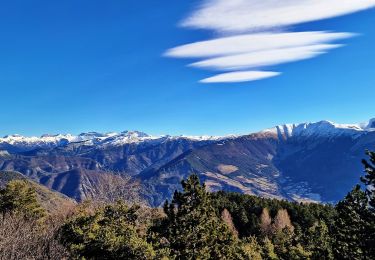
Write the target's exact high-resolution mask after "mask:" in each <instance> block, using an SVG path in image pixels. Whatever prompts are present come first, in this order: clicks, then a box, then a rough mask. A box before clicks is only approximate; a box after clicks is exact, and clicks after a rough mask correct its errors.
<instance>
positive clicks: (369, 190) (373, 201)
mask: <svg viewBox="0 0 375 260" xmlns="http://www.w3.org/2000/svg"><path fill="white" fill-rule="evenodd" d="M366 153H367V155H368V156H369V157H370V159H369V161H366V160H362V163H363V165H364V166H365V172H366V174H365V176H364V177H362V178H361V180H362V182H363V183H364V184H365V185H366V194H367V196H368V198H369V203H370V206H371V207H372V211H375V152H370V151H367V152H366Z"/></svg>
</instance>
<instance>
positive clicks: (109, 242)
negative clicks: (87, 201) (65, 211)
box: [60, 202, 155, 260]
mask: <svg viewBox="0 0 375 260" xmlns="http://www.w3.org/2000/svg"><path fill="white" fill-rule="evenodd" d="M137 211H138V207H136V206H133V207H130V208H129V207H128V206H127V205H126V204H124V203H122V202H117V203H116V204H114V205H107V206H105V207H103V208H99V209H97V210H95V212H93V213H91V212H87V211H85V210H82V211H81V212H79V213H78V214H77V215H76V216H74V217H73V218H72V219H70V220H69V221H68V222H66V223H65V224H64V225H63V226H62V227H61V230H60V239H61V242H62V243H63V244H64V245H65V246H66V247H67V248H68V250H69V251H70V252H71V254H72V255H73V256H74V257H76V258H77V259H129V260H130V259H134V260H135V259H137V260H138V259H144V260H147V259H150V260H151V259H154V257H155V252H154V250H153V248H152V245H151V244H149V243H147V242H146V239H145V238H143V237H142V236H141V235H140V234H139V232H138V230H137V226H136V222H137V219H138V215H137Z"/></svg>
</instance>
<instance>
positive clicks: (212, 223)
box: [155, 175, 241, 259]
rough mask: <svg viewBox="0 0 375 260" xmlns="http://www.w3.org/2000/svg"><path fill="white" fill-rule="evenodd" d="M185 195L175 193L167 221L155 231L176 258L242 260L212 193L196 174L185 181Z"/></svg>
mask: <svg viewBox="0 0 375 260" xmlns="http://www.w3.org/2000/svg"><path fill="white" fill-rule="evenodd" d="M182 187H183V192H177V191H176V192H175V194H174V196H173V200H172V203H168V201H167V202H166V203H165V205H164V212H165V214H166V216H167V217H166V219H165V220H164V221H163V222H162V223H161V224H159V226H157V227H156V228H155V230H156V233H158V237H159V239H160V240H163V239H166V242H165V244H167V245H168V247H169V248H170V250H171V257H173V258H176V259H240V250H241V248H240V245H239V241H238V240H237V238H236V237H235V236H234V235H233V234H232V232H231V231H230V229H229V227H228V226H227V225H226V224H225V223H224V222H223V221H222V219H221V218H220V217H219V216H218V215H217V213H216V212H215V209H214V208H213V206H212V202H211V197H210V194H209V193H208V192H207V191H206V189H205V186H204V185H201V184H200V182H199V178H198V176H197V175H192V176H190V177H189V178H188V179H187V180H186V181H182Z"/></svg>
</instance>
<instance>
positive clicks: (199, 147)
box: [0, 119, 375, 206]
mask: <svg viewBox="0 0 375 260" xmlns="http://www.w3.org/2000/svg"><path fill="white" fill-rule="evenodd" d="M366 149H370V150H371V149H372V150H374V149H375V119H372V120H369V122H367V123H363V124H336V123H333V122H330V121H320V122H316V123H302V124H286V125H280V126H276V127H273V128H270V129H266V130H263V131H260V132H258V133H252V134H248V135H238V136H234V135H233V136H224V137H216V136H198V137H192V136H168V135H167V136H150V135H147V134H145V133H142V132H138V131H125V132H122V133H105V134H103V133H97V132H89V133H82V134H80V135H71V134H66V135H63V134H59V135H43V136H41V137H24V136H20V135H9V136H5V137H4V138H0V170H1V171H15V172H19V173H21V174H22V175H24V176H26V177H27V178H30V179H31V180H33V181H36V182H38V183H40V184H43V185H45V186H47V187H48V188H50V189H52V190H54V191H57V192H61V193H63V194H65V195H67V196H69V197H71V198H74V199H76V200H77V201H82V200H84V199H86V198H92V197H95V193H96V190H97V187H98V186H99V185H100V184H101V183H102V182H105V181H106V178H105V176H108V175H124V176H127V177H128V178H131V179H132V180H135V181H137V183H140V185H141V189H140V191H139V192H140V195H141V196H142V197H143V198H144V199H145V200H146V201H147V202H148V203H149V204H150V205H153V206H159V205H161V204H162V203H163V202H164V201H165V199H169V198H170V197H171V196H172V194H173V192H174V191H175V190H176V189H179V187H180V185H179V184H180V181H181V180H182V179H183V178H186V177H187V176H188V175H190V174H191V173H197V174H198V175H199V177H200V178H201V180H202V181H203V182H205V184H206V186H207V188H208V189H210V190H211V191H217V190H226V191H235V192H241V193H246V194H254V195H259V196H264V197H273V198H280V199H288V200H294V201H301V202H304V201H315V202H336V201H337V200H340V199H341V198H343V196H344V195H345V194H346V193H347V192H348V191H349V190H350V189H351V188H352V186H354V185H355V184H356V183H357V182H358V180H359V176H360V175H361V173H362V171H363V168H362V165H361V159H362V158H364V152H365V150H366ZM126 188H127V187H124V189H126Z"/></svg>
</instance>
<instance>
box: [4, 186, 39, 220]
mask: <svg viewBox="0 0 375 260" xmlns="http://www.w3.org/2000/svg"><path fill="white" fill-rule="evenodd" d="M0 212H1V213H2V214H3V215H4V214H6V213H11V214H22V215H23V216H24V217H26V218H32V219H41V218H42V217H44V216H45V214H46V212H45V210H44V209H43V208H42V207H41V205H40V204H39V202H38V199H37V193H36V191H35V188H34V187H33V186H32V185H31V184H30V183H29V182H28V181H26V180H13V181H10V182H8V184H7V185H6V186H5V188H4V189H0Z"/></svg>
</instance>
